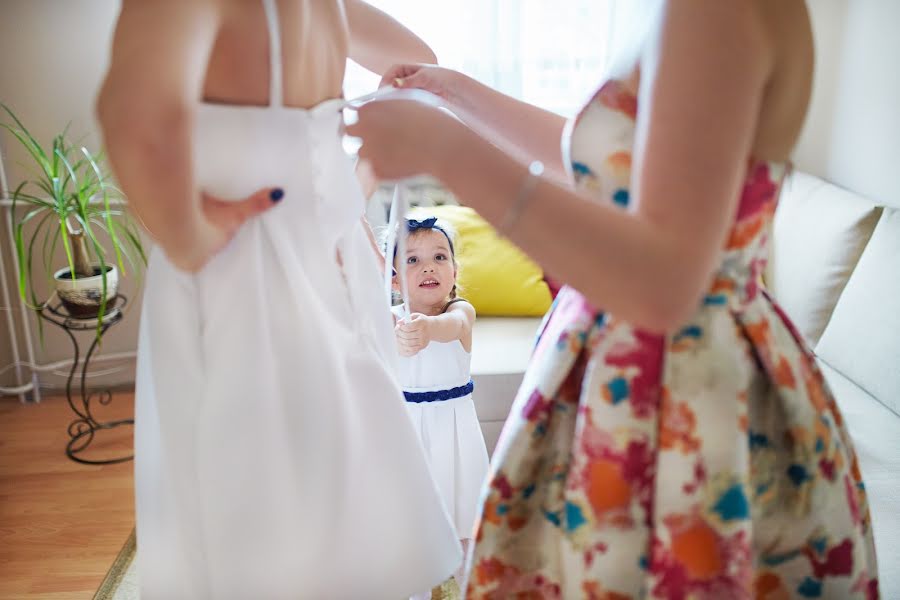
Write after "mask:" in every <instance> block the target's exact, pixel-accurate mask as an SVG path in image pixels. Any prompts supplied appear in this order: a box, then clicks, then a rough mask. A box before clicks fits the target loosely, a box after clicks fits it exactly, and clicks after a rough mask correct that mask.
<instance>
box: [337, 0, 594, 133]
mask: <svg viewBox="0 0 900 600" xmlns="http://www.w3.org/2000/svg"><path fill="white" fill-rule="evenodd" d="M369 2H370V4H372V5H374V6H377V7H378V8H380V9H382V10H384V11H385V12H387V13H389V14H390V15H391V16H393V17H394V18H396V19H397V20H398V21H400V22H401V23H403V24H404V25H406V26H407V27H409V28H410V29H411V30H413V31H414V32H415V33H416V34H417V35H419V36H420V37H422V39H424V40H425V41H426V42H427V43H428V44H429V45H430V46H431V47H432V48H433V49H434V51H435V53H436V54H437V56H438V60H439V62H440V63H441V64H442V65H443V66H446V67H450V68H453V69H457V70H460V71H462V72H464V73H466V74H468V75H471V76H472V77H474V78H476V79H478V80H479V81H481V82H483V83H485V84H487V85H490V86H492V87H494V88H496V89H498V90H500V91H502V92H505V93H507V94H510V95H512V96H514V97H516V98H520V99H522V100H525V101H527V102H531V103H533V104H536V105H538V106H541V107H543V108H546V109H548V110H552V111H554V112H557V113H559V114H562V115H565V116H569V115H571V114H573V113H574V112H575V111H576V110H577V109H578V107H579V106H580V104H581V103H582V102H583V101H584V100H585V98H586V95H587V94H589V93H590V92H591V91H593V89H594V88H596V87H597V86H598V85H599V84H600V79H601V77H602V75H603V67H604V65H605V61H606V58H607V48H608V44H607V41H608V38H609V34H610V27H609V24H610V12H611V6H610V5H611V2H612V0H455V1H453V2H447V1H441V0H369ZM378 80H379V78H378V77H376V76H374V75H371V74H369V73H367V72H366V71H364V70H363V69H361V68H360V67H358V66H357V65H355V64H353V63H350V64H349V65H348V71H347V79H346V84H345V93H346V95H347V97H354V96H357V95H360V94H364V93H366V92H369V91H372V90H373V89H375V87H376V86H377V85H378Z"/></svg>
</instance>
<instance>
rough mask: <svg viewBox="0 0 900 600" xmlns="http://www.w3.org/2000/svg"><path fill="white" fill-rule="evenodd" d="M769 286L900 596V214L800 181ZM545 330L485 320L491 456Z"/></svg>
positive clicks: (781, 222)
mask: <svg viewBox="0 0 900 600" xmlns="http://www.w3.org/2000/svg"><path fill="white" fill-rule="evenodd" d="M897 200H898V205H900V199H897ZM766 280H767V283H768V285H769V288H770V291H771V292H772V294H773V295H774V297H775V298H776V300H777V301H778V302H779V304H781V306H782V307H783V308H784V309H785V311H786V312H787V313H788V315H790V317H791V319H792V320H793V321H794V323H795V325H796V326H797V327H798V329H799V330H800V332H801V333H802V334H803V335H804V336H805V337H806V339H807V340H808V342H809V344H810V347H811V348H813V350H814V352H815V353H816V355H817V357H818V360H819V364H820V366H821V369H822V371H823V373H824V375H825V377H826V379H827V380H828V382H829V384H830V385H831V388H832V390H833V392H834V394H835V397H836V399H837V402H838V404H839V405H840V407H841V410H842V411H843V414H844V418H845V421H846V423H847V426H848V428H849V430H850V433H851V435H852V436H853V439H854V442H855V445H856V451H857V454H858V455H859V459H860V463H861V468H862V472H863V476H864V478H865V481H866V486H867V488H868V492H869V501H870V506H871V512H872V519H873V523H874V528H875V543H876V546H877V550H878V556H879V567H880V577H881V592H882V597H883V598H885V599H891V600H893V599H895V598H900V559H898V558H897V554H898V552H900V208H886V207H884V206H880V205H878V203H876V202H873V201H871V200H868V199H866V198H863V197H861V196H858V195H856V194H853V193H851V192H847V191H845V190H842V189H840V188H838V187H836V186H834V185H831V184H829V183H826V182H825V181H822V180H821V179H818V178H816V177H813V176H811V175H807V174H805V173H799V172H796V173H794V174H793V175H792V176H791V178H790V179H789V180H788V181H787V182H785V186H784V189H783V192H782V197H781V200H780V203H779V207H778V211H777V213H776V217H775V224H774V227H773V239H772V259H771V261H770V265H769V270H768V272H767V273H766ZM539 323H540V320H539V319H502V318H482V319H479V320H478V321H477V322H476V326H475V332H474V339H473V355H472V376H473V379H474V380H475V385H476V387H475V404H476V409H477V411H478V415H479V419H480V420H481V423H482V430H483V431H484V436H485V440H486V442H487V444H488V448H489V450H491V451H493V448H494V446H495V445H496V441H497V436H498V434H499V431H500V428H501V427H502V424H503V420H504V419H505V417H506V415H507V414H508V412H509V407H510V404H511V403H512V400H513V397H514V396H515V393H516V390H517V388H518V386H519V383H520V382H521V380H522V374H523V372H524V370H525V366H526V364H527V361H528V356H529V354H530V350H531V347H532V344H533V341H534V335H535V332H536V329H537V327H538V325H539Z"/></svg>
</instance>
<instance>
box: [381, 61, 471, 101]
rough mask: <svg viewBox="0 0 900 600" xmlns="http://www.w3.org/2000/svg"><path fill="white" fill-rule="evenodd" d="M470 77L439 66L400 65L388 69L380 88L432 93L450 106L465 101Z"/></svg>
mask: <svg viewBox="0 0 900 600" xmlns="http://www.w3.org/2000/svg"><path fill="white" fill-rule="evenodd" d="M467 81H468V77H467V76H466V75H463V74H462V73H460V72H459V71H454V70H452V69H445V68H444V67H439V66H437V65H425V64H400V65H394V66H392V67H391V68H390V69H388V70H387V71H386V72H385V73H384V75H383V76H382V78H381V84H380V85H379V86H378V87H384V86H386V85H392V86H394V87H396V88H400V89H419V90H425V91H426V92H431V93H432V94H434V95H435V96H438V97H439V98H442V99H443V100H444V101H446V102H447V103H448V104H450V105H457V104H461V103H463V102H464V101H465V97H466V94H465V88H466V82H467Z"/></svg>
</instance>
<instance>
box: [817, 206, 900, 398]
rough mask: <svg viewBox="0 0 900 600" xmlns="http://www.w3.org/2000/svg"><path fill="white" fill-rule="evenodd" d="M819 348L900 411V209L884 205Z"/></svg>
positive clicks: (869, 391)
mask: <svg viewBox="0 0 900 600" xmlns="http://www.w3.org/2000/svg"><path fill="white" fill-rule="evenodd" d="M815 350H816V353H817V354H818V355H819V356H821V357H822V359H824V360H825V361H827V362H828V364H830V365H831V366H833V367H834V368H835V369H837V370H838V371H840V372H841V373H843V374H844V375H846V376H847V377H849V378H850V379H851V380H853V381H854V382H855V383H856V384H858V385H859V386H861V387H862V388H863V389H865V390H866V391H867V392H868V393H870V394H871V395H872V396H874V397H875V398H877V399H878V400H879V401H881V402H882V403H884V404H885V405H886V406H887V407H888V408H890V409H891V410H893V411H894V412H895V413H897V414H900V210H897V209H885V210H884V214H883V215H882V217H881V219H880V220H879V222H878V226H877V227H876V228H875V231H874V233H873V234H872V238H871V239H870V240H869V244H868V245H867V246H866V249H865V251H864V252H863V254H862V257H860V259H859V264H857V265H856V269H855V270H854V271H853V275H851V276H850V280H849V281H848V282H847V286H846V287H845V288H844V292H843V293H842V294H841V297H840V299H839V300H838V303H837V306H835V308H834V313H833V314H832V316H831V320H830V321H829V322H828V326H827V327H826V328H825V332H824V333H823V334H822V339H821V340H820V341H819V344H818V345H817V346H816V348H815Z"/></svg>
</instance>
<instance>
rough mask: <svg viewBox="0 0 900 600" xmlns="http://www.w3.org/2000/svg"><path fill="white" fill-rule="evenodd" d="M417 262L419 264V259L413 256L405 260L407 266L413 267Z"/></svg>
mask: <svg viewBox="0 0 900 600" xmlns="http://www.w3.org/2000/svg"><path fill="white" fill-rule="evenodd" d="M417 262H419V259H418V258H416V257H415V256H410V257H409V258H407V259H406V264H408V265H414V264H416V263H417Z"/></svg>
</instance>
